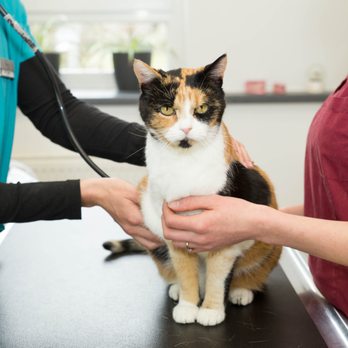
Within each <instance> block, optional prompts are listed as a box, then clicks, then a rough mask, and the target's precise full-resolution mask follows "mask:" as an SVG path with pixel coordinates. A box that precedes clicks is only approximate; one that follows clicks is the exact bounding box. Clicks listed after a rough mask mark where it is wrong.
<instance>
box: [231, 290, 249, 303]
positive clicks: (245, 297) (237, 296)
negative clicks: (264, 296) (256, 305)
mask: <svg viewBox="0 0 348 348" xmlns="http://www.w3.org/2000/svg"><path fill="white" fill-rule="evenodd" d="M228 298H229V300H230V301H231V302H232V303H233V304H235V305H240V306H246V305H248V304H249V303H251V302H253V299H254V293H253V292H252V291H251V290H249V289H243V288H236V289H232V290H231V291H230V293H229V294H228Z"/></svg>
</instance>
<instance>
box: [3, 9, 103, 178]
mask: <svg viewBox="0 0 348 348" xmlns="http://www.w3.org/2000/svg"><path fill="white" fill-rule="evenodd" d="M0 14H1V16H2V17H4V19H5V21H6V22H7V23H8V24H9V25H10V26H11V27H12V28H13V29H14V30H15V31H16V32H17V33H18V34H19V35H20V36H21V37H22V39H23V40H24V41H25V42H26V43H27V45H28V46H29V47H30V48H31V49H32V51H33V52H34V54H35V55H36V57H37V58H38V59H39V61H40V62H41V64H42V66H43V68H44V70H45V72H46V74H47V76H48V78H49V80H50V81H51V83H52V87H53V90H54V94H55V96H56V100H57V104H58V108H59V112H60V114H61V115H62V120H63V123H64V126H65V129H66V131H67V134H68V137H69V139H70V142H71V144H72V145H73V146H74V148H75V150H76V151H77V152H78V153H79V154H80V155H81V157H82V158H83V159H84V160H85V162H86V163H87V164H88V165H89V166H90V167H91V168H92V169H93V170H94V171H95V172H96V173H97V174H99V175H100V176H101V177H103V178H108V177H109V176H108V175H107V174H106V173H105V172H104V171H103V170H102V169H100V168H99V167H98V166H97V165H96V164H95V163H94V162H93V161H92V160H91V158H90V157H89V156H88V155H87V154H86V152H85V150H84V149H83V148H82V146H81V145H80V143H79V142H78V140H77V139H76V136H75V134H74V132H73V130H72V129H71V127H70V123H69V120H68V117H67V113H66V110H65V107H64V103H63V99H62V95H61V93H60V90H59V87H58V81H57V78H56V74H55V73H54V71H53V68H52V67H51V65H50V64H49V63H48V62H47V60H46V57H45V56H44V55H43V54H42V52H40V50H39V48H38V47H37V46H36V44H35V43H34V42H33V40H32V39H31V38H30V36H29V34H28V33H27V32H26V31H25V30H24V29H23V28H22V27H21V25H20V24H19V23H18V22H17V21H16V20H15V19H14V18H13V17H12V16H11V15H10V14H9V13H8V12H7V11H6V10H5V9H4V7H3V6H2V5H0Z"/></svg>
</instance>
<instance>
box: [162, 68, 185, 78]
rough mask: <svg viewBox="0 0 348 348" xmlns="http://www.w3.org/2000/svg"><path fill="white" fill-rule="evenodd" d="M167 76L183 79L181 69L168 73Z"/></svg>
mask: <svg viewBox="0 0 348 348" xmlns="http://www.w3.org/2000/svg"><path fill="white" fill-rule="evenodd" d="M166 74H167V75H170V76H174V77H180V78H181V77H182V75H181V69H174V70H169V71H167V73H166Z"/></svg>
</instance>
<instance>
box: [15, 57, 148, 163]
mask: <svg viewBox="0 0 348 348" xmlns="http://www.w3.org/2000/svg"><path fill="white" fill-rule="evenodd" d="M59 87H60V90H61V92H62V96H63V101H64V105H65V107H66V110H67V113H68V117H69V121H70V124H71V127H72V129H73V131H74V133H75V135H76V138H77V139H78V140H79V142H80V143H81V145H82V147H83V148H84V150H85V151H86V152H87V153H88V154H89V155H94V156H98V157H103V158H107V159H111V160H114V161H117V162H128V163H131V164H136V165H145V156H144V147H145V135H146V132H145V128H144V127H143V126H141V125H139V124H137V123H129V122H126V121H123V120H120V119H118V118H116V117H114V116H110V115H107V114H105V113H103V112H101V111H100V110H98V109H97V108H95V107H93V106H91V105H88V104H86V103H84V102H82V101H80V100H78V99H76V98H75V97H74V96H73V95H72V94H71V92H70V91H69V90H68V89H67V88H66V87H65V85H64V84H63V83H62V82H60V83H59ZM18 106H19V108H20V109H21V111H22V112H23V113H24V114H25V115H27V116H28V117H29V118H30V120H31V121H32V122H33V124H34V125H35V127H36V128H37V129H38V130H39V131H40V132H41V133H42V134H43V135H45V136H46V137H48V138H49V139H50V140H52V141H53V142H55V143H57V144H59V145H62V146H63V147H65V148H67V149H70V150H73V147H72V146H71V144H70V141H69V139H68V137H67V135H66V131H65V129H64V126H63V122H62V120H61V115H60V112H59V110H58V106H57V102H56V98H55V95H54V92H53V89H52V86H51V83H50V81H49V80H48V77H47V76H46V73H45V71H44V69H43V67H42V66H41V63H40V61H39V59H38V58H37V57H33V58H31V59H28V60H27V61H25V62H23V63H22V64H21V66H20V75H19V83H18Z"/></svg>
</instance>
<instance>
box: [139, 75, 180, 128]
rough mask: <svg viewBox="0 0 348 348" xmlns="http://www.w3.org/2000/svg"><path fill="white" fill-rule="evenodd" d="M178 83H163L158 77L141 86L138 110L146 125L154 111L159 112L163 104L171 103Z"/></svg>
mask: <svg viewBox="0 0 348 348" xmlns="http://www.w3.org/2000/svg"><path fill="white" fill-rule="evenodd" d="M178 87H179V83H177V82H172V83H169V84H166V85H164V84H163V83H162V81H161V80H160V79H158V78H157V79H154V80H152V81H151V82H149V83H146V84H143V85H142V86H141V90H142V94H141V96H140V100H139V111H140V115H141V118H142V119H143V121H144V123H145V124H146V125H149V123H150V120H151V118H152V115H153V113H154V112H159V111H160V108H161V106H163V105H169V106H171V105H173V103H174V100H175V97H176V92H177V89H178Z"/></svg>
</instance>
